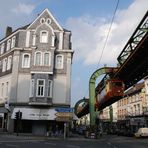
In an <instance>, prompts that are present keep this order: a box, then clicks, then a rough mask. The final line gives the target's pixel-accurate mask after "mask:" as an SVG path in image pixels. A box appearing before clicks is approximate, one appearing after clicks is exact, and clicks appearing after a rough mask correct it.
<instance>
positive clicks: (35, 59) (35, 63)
mask: <svg viewBox="0 0 148 148" xmlns="http://www.w3.org/2000/svg"><path fill="white" fill-rule="evenodd" d="M38 53H40V55H41V57H40V63H39V64H37V62H36V61H37V54H38ZM34 65H35V66H41V65H42V52H41V51H37V52H35V58H34Z"/></svg>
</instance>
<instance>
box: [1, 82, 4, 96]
mask: <svg viewBox="0 0 148 148" xmlns="http://www.w3.org/2000/svg"><path fill="white" fill-rule="evenodd" d="M1 88H2V89H1V96H2V97H4V83H2V87H1Z"/></svg>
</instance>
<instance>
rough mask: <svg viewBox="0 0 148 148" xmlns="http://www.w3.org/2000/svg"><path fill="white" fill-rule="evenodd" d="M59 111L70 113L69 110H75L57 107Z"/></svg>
mask: <svg viewBox="0 0 148 148" xmlns="http://www.w3.org/2000/svg"><path fill="white" fill-rule="evenodd" d="M55 110H56V111H57V112H64V113H69V112H71V113H72V112H73V109H72V108H56V109H55Z"/></svg>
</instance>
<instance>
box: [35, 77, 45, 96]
mask: <svg viewBox="0 0 148 148" xmlns="http://www.w3.org/2000/svg"><path fill="white" fill-rule="evenodd" d="M39 81H43V85H41V86H39ZM39 87H43V94H42V95H41V94H40V95H39V94H38V91H39ZM36 90H37V91H36V96H37V97H45V79H37V89H36ZM40 91H41V90H40ZM40 93H41V92H40Z"/></svg>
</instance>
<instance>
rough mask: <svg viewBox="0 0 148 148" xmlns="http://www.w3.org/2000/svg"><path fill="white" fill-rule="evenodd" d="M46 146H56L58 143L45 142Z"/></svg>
mask: <svg viewBox="0 0 148 148" xmlns="http://www.w3.org/2000/svg"><path fill="white" fill-rule="evenodd" d="M45 144H48V145H56V143H49V142H45Z"/></svg>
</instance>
